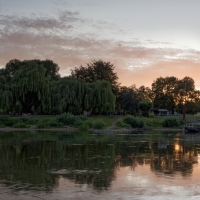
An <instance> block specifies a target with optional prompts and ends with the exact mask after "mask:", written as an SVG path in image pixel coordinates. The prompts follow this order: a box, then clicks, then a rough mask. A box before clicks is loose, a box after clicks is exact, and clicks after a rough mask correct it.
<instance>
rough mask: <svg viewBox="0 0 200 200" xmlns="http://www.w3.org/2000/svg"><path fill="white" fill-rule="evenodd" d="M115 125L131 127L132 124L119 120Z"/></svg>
mask: <svg viewBox="0 0 200 200" xmlns="http://www.w3.org/2000/svg"><path fill="white" fill-rule="evenodd" d="M115 125H116V126H117V127H120V128H121V127H122V128H131V125H130V124H126V123H124V122H123V121H121V120H119V121H116V123H115Z"/></svg>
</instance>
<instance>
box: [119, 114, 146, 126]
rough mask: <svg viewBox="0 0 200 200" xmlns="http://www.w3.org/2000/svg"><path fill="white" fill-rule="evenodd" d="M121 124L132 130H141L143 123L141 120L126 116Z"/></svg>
mask: <svg viewBox="0 0 200 200" xmlns="http://www.w3.org/2000/svg"><path fill="white" fill-rule="evenodd" d="M123 122H124V123H126V124H129V125H131V127H132V128H143V127H144V122H143V121H142V120H137V119H136V118H135V117H132V116H127V117H125V118H124V119H123Z"/></svg>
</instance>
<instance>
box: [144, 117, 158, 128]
mask: <svg viewBox="0 0 200 200" xmlns="http://www.w3.org/2000/svg"><path fill="white" fill-rule="evenodd" d="M146 125H147V126H150V127H162V121H160V120H158V119H154V118H152V119H148V120H147V121H146Z"/></svg>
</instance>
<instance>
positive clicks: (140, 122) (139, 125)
mask: <svg viewBox="0 0 200 200" xmlns="http://www.w3.org/2000/svg"><path fill="white" fill-rule="evenodd" d="M137 123H138V124H137V127H138V128H143V127H144V122H143V121H142V120H138V122H137Z"/></svg>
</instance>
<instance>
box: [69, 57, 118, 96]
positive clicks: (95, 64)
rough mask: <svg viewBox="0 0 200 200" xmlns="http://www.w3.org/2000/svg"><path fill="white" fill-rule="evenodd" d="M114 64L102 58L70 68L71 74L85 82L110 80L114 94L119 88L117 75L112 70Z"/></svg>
mask: <svg viewBox="0 0 200 200" xmlns="http://www.w3.org/2000/svg"><path fill="white" fill-rule="evenodd" d="M114 69H115V66H114V65H113V64H111V63H110V62H104V61H102V60H98V61H92V62H91V63H89V64H87V66H86V67H83V66H80V67H79V68H75V69H74V70H71V75H72V76H73V77H75V78H77V79H83V80H84V81H85V82H89V83H93V82H95V81H98V80H101V81H102V80H105V81H108V82H110V84H111V86H112V89H113V92H114V93H115V94H116V92H117V91H118V88H119V85H120V84H119V83H118V82H117V81H118V76H117V74H116V73H115V72H114Z"/></svg>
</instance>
